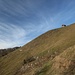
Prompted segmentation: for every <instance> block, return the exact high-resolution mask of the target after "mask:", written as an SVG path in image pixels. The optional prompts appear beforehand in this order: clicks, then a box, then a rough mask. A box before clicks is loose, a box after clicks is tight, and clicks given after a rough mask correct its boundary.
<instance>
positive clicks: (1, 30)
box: [0, 23, 28, 48]
mask: <svg viewBox="0 0 75 75" xmlns="http://www.w3.org/2000/svg"><path fill="white" fill-rule="evenodd" d="M26 34H27V33H26V31H25V29H23V28H22V27H20V26H17V25H12V24H4V23H0V48H8V47H13V46H18V45H21V44H22V43H23V42H24V41H25V43H26V42H28V40H24V39H25V37H26Z"/></svg>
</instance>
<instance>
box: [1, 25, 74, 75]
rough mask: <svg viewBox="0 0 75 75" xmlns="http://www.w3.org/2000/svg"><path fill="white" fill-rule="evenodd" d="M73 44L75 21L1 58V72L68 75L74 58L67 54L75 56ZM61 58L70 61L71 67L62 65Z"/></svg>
mask: <svg viewBox="0 0 75 75" xmlns="http://www.w3.org/2000/svg"><path fill="white" fill-rule="evenodd" d="M74 45H75V24H72V25H70V26H67V27H63V28H58V29H54V30H50V31H48V32H46V33H44V34H43V35H41V36H39V37H37V38H36V39H34V40H33V41H31V42H30V43H28V44H26V45H25V46H23V47H22V48H20V49H17V50H16V51H14V52H12V53H10V54H8V55H7V56H4V57H2V58H0V75H69V71H70V72H71V70H70V67H69V66H72V65H71V63H72V62H71V60H70V61H68V58H69V57H70V58H71V59H74V56H75V51H74V49H75V47H73V46H74ZM69 48H70V49H69ZM69 55H70V56H69ZM61 56H62V57H61ZM63 57H65V58H63ZM66 57H67V58H66ZM60 59H61V60H60ZM59 61H61V62H63V64H66V63H68V65H67V67H68V68H67V69H66V68H65V69H62V68H61V67H60V66H62V65H61V64H59ZM73 66H74V65H73ZM74 68H75V67H74ZM74 68H72V71H74ZM65 70H66V73H64V71H65ZM59 71H60V72H59ZM74 74H75V73H72V75H74ZM70 75H71V74H70Z"/></svg>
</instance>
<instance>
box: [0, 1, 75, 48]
mask: <svg viewBox="0 0 75 75" xmlns="http://www.w3.org/2000/svg"><path fill="white" fill-rule="evenodd" d="M72 23H75V0H0V48H9V47H15V46H23V45H25V44H26V43H28V42H30V41H31V40H33V39H34V38H36V37H38V36H39V35H41V34H43V33H45V32H47V31H48V30H51V29H55V28H59V27H61V25H62V24H66V25H69V24H72Z"/></svg>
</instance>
